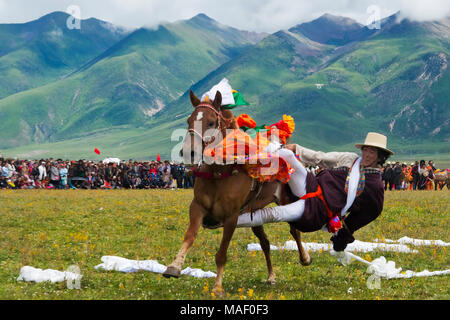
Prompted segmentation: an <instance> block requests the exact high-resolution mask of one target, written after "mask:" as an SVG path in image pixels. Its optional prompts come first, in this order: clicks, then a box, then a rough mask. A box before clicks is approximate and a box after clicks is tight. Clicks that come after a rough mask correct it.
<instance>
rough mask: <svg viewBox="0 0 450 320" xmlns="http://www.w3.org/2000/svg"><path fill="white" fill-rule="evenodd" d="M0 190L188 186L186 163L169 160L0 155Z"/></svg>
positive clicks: (190, 174)
mask: <svg viewBox="0 0 450 320" xmlns="http://www.w3.org/2000/svg"><path fill="white" fill-rule="evenodd" d="M0 171H1V174H0V189H69V188H70V189H174V188H186V189H187V188H192V187H193V186H194V175H193V172H192V170H191V168H190V167H189V166H185V165H184V164H183V163H171V162H169V161H167V160H166V161H133V160H131V159H130V160H129V161H120V160H119V161H117V162H106V163H103V161H99V162H95V161H88V160H78V161H74V160H72V161H70V160H62V159H52V158H50V159H41V160H17V159H3V158H0Z"/></svg>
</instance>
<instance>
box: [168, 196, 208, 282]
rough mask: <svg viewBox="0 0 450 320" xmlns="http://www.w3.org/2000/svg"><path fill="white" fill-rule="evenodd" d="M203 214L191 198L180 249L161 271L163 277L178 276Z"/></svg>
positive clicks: (201, 208)
mask: <svg viewBox="0 0 450 320" xmlns="http://www.w3.org/2000/svg"><path fill="white" fill-rule="evenodd" d="M205 214H206V210H205V209H204V208H203V207H202V206H201V205H199V204H198V203H197V202H195V200H192V202H191V205H190V207H189V227H188V229H187V231H186V233H185V234H184V240H183V244H182V245H181V249H180V251H178V254H177V256H176V257H175V259H174V260H173V262H172V263H171V264H170V265H169V266H167V269H166V271H165V272H164V273H163V276H164V277H166V278H170V277H175V278H178V277H179V276H180V273H181V268H182V267H183V264H184V260H185V259H186V254H187V252H188V250H189V248H190V247H191V246H192V243H193V242H194V240H195V238H196V237H197V232H198V229H199V228H200V226H201V224H202V221H203V217H204V216H205Z"/></svg>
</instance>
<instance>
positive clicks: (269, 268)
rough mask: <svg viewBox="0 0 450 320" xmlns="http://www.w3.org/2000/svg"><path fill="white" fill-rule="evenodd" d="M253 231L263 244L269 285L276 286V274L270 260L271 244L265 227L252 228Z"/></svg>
mask: <svg viewBox="0 0 450 320" xmlns="http://www.w3.org/2000/svg"><path fill="white" fill-rule="evenodd" d="M252 231H253V233H254V234H255V236H256V237H258V239H259V243H260V244H261V249H262V250H263V252H264V257H265V258H266V264H267V271H268V273H269V278H268V279H267V283H269V284H272V285H274V284H275V283H276V280H275V273H274V272H273V268H272V261H271V260H270V242H269V239H268V238H267V235H266V233H265V232H264V227H263V226H258V227H252Z"/></svg>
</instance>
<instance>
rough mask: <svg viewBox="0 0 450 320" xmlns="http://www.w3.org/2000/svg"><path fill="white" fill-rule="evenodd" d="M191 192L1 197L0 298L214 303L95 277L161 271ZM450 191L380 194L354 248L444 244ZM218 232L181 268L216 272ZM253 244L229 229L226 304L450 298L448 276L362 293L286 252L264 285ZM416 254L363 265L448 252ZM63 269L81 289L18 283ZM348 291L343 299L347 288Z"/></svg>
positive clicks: (132, 277)
mask: <svg viewBox="0 0 450 320" xmlns="http://www.w3.org/2000/svg"><path fill="white" fill-rule="evenodd" d="M191 199H192V190H174V191H170V190H150V191H149V190H142V191H141V190H138V191H130V190H114V191H105V190H102V191H88V190H86V191H82V190H76V191H74V190H67V191H56V190H50V191H40V190H29V191H3V190H2V191H1V192H0V226H1V232H0V299H201V300H203V299H219V298H218V297H215V296H214V295H212V293H211V290H212V287H213V285H214V279H196V278H193V277H186V276H182V277H181V278H179V279H166V278H164V277H162V275H160V274H155V273H149V272H138V273H131V274H124V273H120V272H113V271H99V270H96V269H94V266H96V265H98V264H100V263H101V260H100V258H101V257H102V256H104V255H117V256H121V257H125V258H129V259H154V260H158V262H159V263H162V264H164V265H167V264H169V263H170V262H171V260H172V259H173V257H174V256H175V254H176V253H177V251H178V249H179V246H180V244H181V241H182V238H183V234H184V231H185V229H186V227H187V224H188V208H189V203H190V201H191ZM449 223H450V191H448V190H443V191H437V192H435V191H404V192H403V191H402V192H387V193H386V200H385V206H384V211H383V213H382V215H381V216H380V217H379V218H378V219H377V220H376V221H375V222H373V223H372V224H370V225H369V226H367V227H366V228H363V229H362V230H359V231H357V232H356V233H355V236H356V238H357V239H358V240H362V241H374V240H375V239H376V238H379V239H382V238H383V237H384V238H387V239H394V240H396V239H399V238H401V237H403V236H409V237H411V238H419V239H441V240H443V241H446V242H449V241H450V228H449ZM265 229H266V233H267V234H268V236H269V239H270V240H271V243H272V244H274V245H277V246H281V245H283V244H284V243H285V241H287V240H292V238H291V236H290V234H289V227H288V224H286V223H280V224H271V225H267V226H266V227H265ZM221 233H222V230H221V229H217V230H206V229H201V230H200V232H199V234H198V237H197V240H196V241H195V243H194V245H193V247H192V248H191V250H190V252H189V254H188V256H187V260H186V263H185V265H184V267H187V266H189V267H192V268H201V269H203V270H205V271H206V270H210V271H213V272H216V267H215V262H214V255H215V253H216V250H217V248H218V246H219V242H220V239H221ZM302 235H303V238H302V240H303V241H304V242H314V241H315V242H329V238H330V234H328V233H325V232H316V233H309V234H302ZM252 242H257V239H256V238H255V237H254V236H253V234H252V232H251V230H250V229H237V230H236V232H235V234H234V237H233V240H232V242H231V245H230V248H229V250H228V263H227V266H226V269H225V276H224V289H225V292H226V294H225V297H224V298H225V299H252V300H253V299H276V300H278V299H287V300H288V299H326V300H328V299H369V300H375V299H444V300H445V299H450V292H449V289H448V288H449V284H450V278H449V276H437V277H428V278H411V279H396V280H383V279H382V281H381V289H374V290H370V289H368V288H367V284H366V282H367V279H368V277H369V274H367V273H366V266H365V265H363V264H361V263H358V262H354V263H353V264H351V265H350V266H347V267H344V266H342V265H341V264H340V263H338V262H337V261H336V260H335V258H334V257H332V256H331V255H330V254H329V253H328V252H314V253H311V256H312V258H313V263H312V264H311V265H310V266H308V267H303V266H301V265H300V264H299V262H298V253H297V252H295V251H272V261H273V264H274V268H275V272H276V275H277V283H276V285H274V286H269V285H268V284H266V282H265V281H266V278H267V271H266V265H265V261H264V256H263V253H262V252H261V251H259V252H248V251H247V244H249V243H252ZM414 248H415V249H417V250H418V251H419V253H417V254H407V253H393V252H381V251H373V252H370V253H368V254H364V253H358V255H360V256H362V257H364V258H365V259H369V260H370V259H375V258H377V257H379V256H382V255H383V256H385V257H386V259H387V260H392V261H395V262H396V266H397V267H402V268H403V270H413V271H423V270H425V269H427V270H429V271H434V270H443V269H449V268H450V255H449V253H448V250H449V248H448V247H447V248H445V247H437V246H431V247H414ZM25 265H30V266H34V267H37V268H42V269H46V268H51V269H56V270H61V271H64V270H66V269H67V268H68V267H69V266H70V265H77V266H79V267H80V269H81V272H82V274H83V278H82V280H81V289H79V290H70V289H68V288H67V287H66V283H39V284H38V283H26V282H18V281H17V280H16V279H17V277H18V276H19V271H20V268H21V267H22V266H25ZM350 287H351V288H352V293H351V294H350V293H348V292H347V291H348V289H349V288H350Z"/></svg>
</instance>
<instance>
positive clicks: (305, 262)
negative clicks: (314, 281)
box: [300, 256, 313, 267]
mask: <svg viewBox="0 0 450 320" xmlns="http://www.w3.org/2000/svg"><path fill="white" fill-rule="evenodd" d="M312 260H313V259H312V258H311V256H310V257H309V259H308V260H306V261H302V260H300V264H301V265H302V266H304V267H306V266H309V265H310V264H311V263H312Z"/></svg>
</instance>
